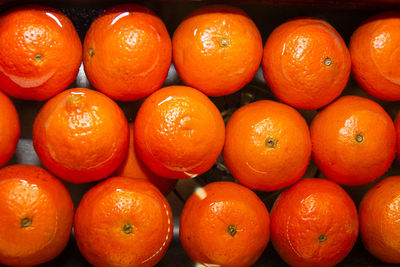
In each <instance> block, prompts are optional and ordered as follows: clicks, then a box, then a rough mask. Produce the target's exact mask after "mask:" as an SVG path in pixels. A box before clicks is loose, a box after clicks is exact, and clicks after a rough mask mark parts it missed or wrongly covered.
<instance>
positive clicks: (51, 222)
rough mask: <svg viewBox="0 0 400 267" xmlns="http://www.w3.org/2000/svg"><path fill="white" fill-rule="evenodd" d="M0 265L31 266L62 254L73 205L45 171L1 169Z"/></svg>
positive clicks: (60, 185) (52, 177)
mask: <svg viewBox="0 0 400 267" xmlns="http://www.w3.org/2000/svg"><path fill="white" fill-rule="evenodd" d="M0 213H1V220H0V263H1V264H5V265H9V266H34V265H39V264H41V263H44V262H47V261H49V260H51V259H53V258H55V257H56V256H57V255H59V254H60V253H61V251H62V250H63V249H64V248H65V246H66V245H67V243H68V240H69V237H70V235H71V229H72V221H73V216H74V205H73V203H72V199H71V195H70V194H69V192H68V190H67V188H66V187H65V186H64V185H63V184H62V183H61V182H60V181H59V180H58V179H57V178H55V177H54V176H53V175H51V174H50V173H48V172H47V171H45V170H44V169H42V168H40V167H36V166H29V165H12V166H7V167H4V168H2V169H0Z"/></svg>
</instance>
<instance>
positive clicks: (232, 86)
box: [172, 5, 262, 96]
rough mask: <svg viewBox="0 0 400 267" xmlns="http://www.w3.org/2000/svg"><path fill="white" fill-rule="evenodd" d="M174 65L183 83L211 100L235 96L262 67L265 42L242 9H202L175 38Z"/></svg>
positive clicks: (214, 6)
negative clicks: (263, 42)
mask: <svg viewBox="0 0 400 267" xmlns="http://www.w3.org/2000/svg"><path fill="white" fill-rule="evenodd" d="M172 44H173V46H172V49H173V61H174V64H175V67H176V70H177V71H178V74H179V76H180V77H181V79H182V80H183V82H184V83H185V84H187V85H189V86H191V87H194V88H196V89H198V90H200V91H202V92H203V93H205V94H206V95H209V96H221V95H228V94H232V93H234V92H236V91H238V90H239V89H241V88H242V87H243V86H244V85H246V84H247V83H248V82H250V81H251V79H252V78H253V76H254V75H255V74H256V72H257V70H258V67H259V66H260V62H261V57H262V39H261V35H260V32H259V31H258V28H257V26H256V25H255V24H254V22H253V21H252V20H251V18H250V17H249V16H248V15H247V14H246V13H245V12H244V11H243V10H241V9H239V8H236V7H232V6H227V5H211V6H206V7H202V8H200V9H198V10H196V11H194V12H193V13H191V14H190V15H189V16H188V17H186V18H185V19H184V20H183V21H182V22H181V24H180V25H179V26H178V28H177V29H176V30H175V33H174V36H173V38H172Z"/></svg>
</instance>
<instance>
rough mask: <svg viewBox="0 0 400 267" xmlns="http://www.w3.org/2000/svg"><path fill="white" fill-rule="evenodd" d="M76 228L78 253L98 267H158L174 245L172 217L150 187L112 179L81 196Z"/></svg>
mask: <svg viewBox="0 0 400 267" xmlns="http://www.w3.org/2000/svg"><path fill="white" fill-rule="evenodd" d="M74 229H75V237H76V241H77V244H78V247H79V250H80V251H81V253H82V255H83V256H84V257H85V258H86V259H87V260H88V261H89V262H90V263H91V264H93V265H94V266H154V265H156V264H157V263H158V262H159V261H160V260H161V259H162V258H163V256H164V255H165V253H166V251H167V249H168V246H169V244H170V242H171V240H172V233H173V218H172V212H171V208H170V206H169V204H168V201H167V200H166V199H165V197H164V196H163V194H161V192H160V191H159V190H158V189H157V188H156V187H155V186H153V185H152V184H151V183H149V182H148V181H146V180H144V179H134V178H127V177H113V178H109V179H107V180H106V181H104V182H101V183H99V184H98V185H96V186H94V187H93V188H91V189H90V190H89V191H88V192H87V193H86V194H85V195H84V196H83V198H82V200H81V202H80V204H79V206H78V208H77V210H76V214H75V221H74Z"/></svg>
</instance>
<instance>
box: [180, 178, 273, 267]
mask: <svg viewBox="0 0 400 267" xmlns="http://www.w3.org/2000/svg"><path fill="white" fill-rule="evenodd" d="M180 240H181V243H182V245H183V247H184V249H185V251H186V252H187V253H188V255H189V257H190V258H191V259H192V260H193V261H194V262H198V263H200V264H204V265H207V266H250V265H252V264H253V263H255V262H256V261H257V259H258V258H259V257H260V255H261V253H262V252H263V251H264V249H265V247H266V246H267V244H268V241H269V214H268V210H267V208H266V207H265V206H264V203H263V202H262V201H261V200H260V199H259V198H258V197H257V195H256V194H255V193H254V192H253V191H251V190H249V189H247V188H246V187H244V186H241V185H238V184H235V183H232V182H214V183H210V184H208V185H206V186H204V187H202V188H198V189H197V190H196V191H195V193H194V194H192V195H191V196H190V198H189V199H188V200H187V201H186V204H185V207H184V209H183V211H182V215H181V218H180Z"/></svg>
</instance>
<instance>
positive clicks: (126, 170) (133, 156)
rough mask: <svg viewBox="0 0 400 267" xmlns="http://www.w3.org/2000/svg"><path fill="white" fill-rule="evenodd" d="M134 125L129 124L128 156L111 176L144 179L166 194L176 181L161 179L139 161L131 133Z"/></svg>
mask: <svg viewBox="0 0 400 267" xmlns="http://www.w3.org/2000/svg"><path fill="white" fill-rule="evenodd" d="M133 127H134V124H133V123H132V122H131V123H129V148H128V154H127V155H126V157H125V159H124V161H123V162H122V163H121V165H120V166H119V167H118V169H117V170H116V171H115V172H114V174H113V176H124V177H131V178H141V179H146V180H148V181H149V182H150V183H152V184H153V185H155V186H156V187H157V188H158V189H159V190H160V191H161V193H163V194H164V195H166V194H168V193H169V192H170V191H171V190H172V189H173V188H174V187H175V185H176V183H177V181H178V180H175V179H166V178H164V177H161V176H159V175H157V174H155V173H153V172H152V171H150V170H149V168H147V167H146V165H145V164H144V163H143V161H142V160H141V159H140V157H139V155H138V154H137V152H136V148H135V143H134V137H133V136H134V133H133Z"/></svg>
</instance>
